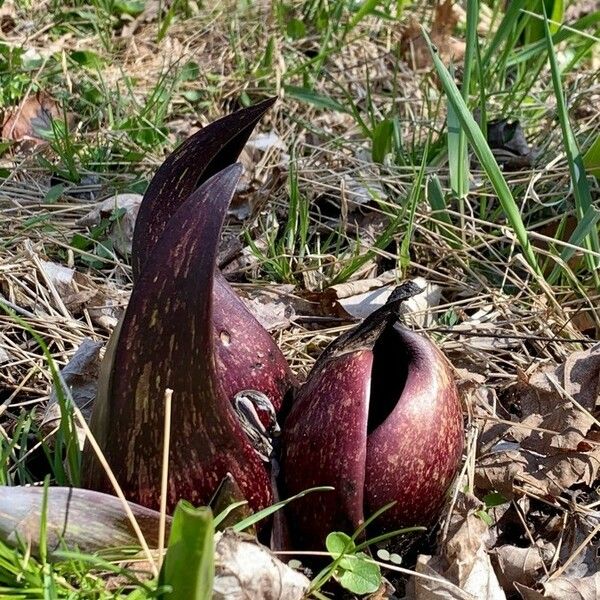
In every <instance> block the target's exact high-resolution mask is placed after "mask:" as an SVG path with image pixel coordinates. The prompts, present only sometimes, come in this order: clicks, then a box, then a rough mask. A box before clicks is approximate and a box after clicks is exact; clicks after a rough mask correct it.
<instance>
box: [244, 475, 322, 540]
mask: <svg viewBox="0 0 600 600" xmlns="http://www.w3.org/2000/svg"><path fill="white" fill-rule="evenodd" d="M333 489H334V488H332V487H331V486H329V485H322V486H320V487H314V488H309V489H307V490H304V491H303V492H300V493H299V494H296V495H295V496H292V497H290V498H287V500H281V501H280V502H276V503H275V504H272V505H271V506H267V508H264V509H263V510H259V511H258V512H257V513H255V514H253V515H250V516H249V517H247V518H245V519H243V520H242V521H240V522H239V523H236V525H234V526H233V530H234V531H237V532H238V533H239V532H240V531H244V529H248V527H252V525H256V523H258V522H259V521H262V520H263V519H266V518H267V517H269V516H271V515H272V514H273V513H275V512H277V511H278V510H280V509H281V508H283V507H284V506H285V505H286V504H289V503H290V502H293V501H294V500H298V499H299V498H303V497H304V496H306V495H307V494H312V493H313V492H329V491H331V490H333Z"/></svg>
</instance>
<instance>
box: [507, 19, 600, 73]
mask: <svg viewBox="0 0 600 600" xmlns="http://www.w3.org/2000/svg"><path fill="white" fill-rule="evenodd" d="M599 22H600V11H595V12H592V13H590V14H589V15H586V16H585V17H581V19H578V20H577V21H575V23H572V24H571V25H563V26H562V27H561V28H560V29H559V30H558V31H557V32H556V33H555V34H554V35H553V36H552V45H553V46H556V45H557V44H560V43H561V42H566V41H570V40H571V39H572V38H578V37H583V38H588V39H591V40H594V41H598V38H597V37H596V36H594V35H590V34H588V33H586V32H585V31H584V30H585V29H587V28H588V27H593V26H595V25H597V24H598V23H599ZM546 49H547V42H546V40H545V39H544V38H542V39H540V40H538V41H537V42H533V43H531V44H527V45H526V46H524V47H523V48H521V49H520V50H518V51H516V52H514V53H513V54H512V56H511V57H510V58H509V59H508V60H507V62H506V65H507V66H508V67H512V66H515V65H518V64H519V63H522V62H525V61H528V60H529V59H531V58H534V57H536V58H537V57H539V56H540V53H542V54H545V53H546Z"/></svg>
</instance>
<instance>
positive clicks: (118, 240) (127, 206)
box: [77, 194, 142, 257]
mask: <svg viewBox="0 0 600 600" xmlns="http://www.w3.org/2000/svg"><path fill="white" fill-rule="evenodd" d="M141 202H142V196H141V195H140V194H117V195H116V196H113V197H112V198H108V199H107V200H104V201H103V202H100V203H99V204H98V205H97V206H96V207H95V208H94V209H93V210H91V211H90V212H89V213H88V214H87V215H85V216H84V217H81V219H79V220H78V221H77V225H79V226H80V227H94V226H95V225H99V224H100V222H101V221H102V220H103V219H111V224H110V227H109V229H108V239H109V240H111V242H112V243H113V247H114V249H115V250H116V251H117V252H118V253H119V254H120V255H121V256H123V257H127V256H129V255H130V254H131V243H132V240H133V230H134V227H135V220H136V217H137V214H138V211H139V208H140V204H141Z"/></svg>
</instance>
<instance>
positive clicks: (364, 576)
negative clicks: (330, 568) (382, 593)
mask: <svg viewBox="0 0 600 600" xmlns="http://www.w3.org/2000/svg"><path fill="white" fill-rule="evenodd" d="M340 566H343V573H342V574H341V576H340V577H339V579H338V581H339V582H340V585H341V586H342V587H344V588H345V589H347V590H348V591H349V592H352V593H353V594H357V595H359V596H363V595H364V594H372V593H373V592H376V591H377V590H378V589H379V586H380V585H381V569H380V568H379V565H378V564H376V563H374V562H372V561H371V560H370V559H369V557H368V556H367V555H366V554H364V553H363V552H359V553H358V554H356V555H351V556H347V557H345V559H344V561H343V563H341V564H340Z"/></svg>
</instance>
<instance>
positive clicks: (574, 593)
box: [515, 573, 600, 600]
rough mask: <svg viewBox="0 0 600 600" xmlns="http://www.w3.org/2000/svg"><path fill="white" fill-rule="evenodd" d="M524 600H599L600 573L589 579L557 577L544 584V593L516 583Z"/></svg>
mask: <svg viewBox="0 0 600 600" xmlns="http://www.w3.org/2000/svg"><path fill="white" fill-rule="evenodd" d="M515 587H516V588H517V589H518V590H519V593H520V594H521V597H522V598H523V600H597V599H598V598H600V573H594V574H593V575H590V576H589V577H582V578H576V577H557V578H556V579H551V580H550V581H547V582H546V583H544V584H543V592H540V591H537V590H535V589H532V588H531V587H528V586H525V585H521V584H519V583H515Z"/></svg>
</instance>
